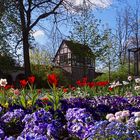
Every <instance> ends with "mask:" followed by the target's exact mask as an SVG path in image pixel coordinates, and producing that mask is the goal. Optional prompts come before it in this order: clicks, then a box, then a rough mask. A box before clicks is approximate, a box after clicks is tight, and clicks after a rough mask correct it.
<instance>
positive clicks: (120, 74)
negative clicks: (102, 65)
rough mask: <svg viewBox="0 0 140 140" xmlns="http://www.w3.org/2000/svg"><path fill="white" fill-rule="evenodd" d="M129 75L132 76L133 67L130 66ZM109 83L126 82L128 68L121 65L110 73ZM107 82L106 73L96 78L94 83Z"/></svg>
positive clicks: (107, 76)
mask: <svg viewBox="0 0 140 140" xmlns="http://www.w3.org/2000/svg"><path fill="white" fill-rule="evenodd" d="M130 74H131V75H133V74H134V72H133V66H131V70H130ZM110 75H111V76H110V81H115V80H120V81H122V80H126V79H127V77H128V66H127V65H121V66H120V67H119V68H118V69H117V70H116V71H112V72H111V74H110ZM107 80H109V75H108V72H107V73H105V74H102V75H101V76H98V77H97V78H96V79H95V81H107Z"/></svg>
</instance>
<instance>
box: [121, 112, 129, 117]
mask: <svg viewBox="0 0 140 140" xmlns="http://www.w3.org/2000/svg"><path fill="white" fill-rule="evenodd" d="M122 116H123V117H129V116H130V113H129V110H124V111H122Z"/></svg>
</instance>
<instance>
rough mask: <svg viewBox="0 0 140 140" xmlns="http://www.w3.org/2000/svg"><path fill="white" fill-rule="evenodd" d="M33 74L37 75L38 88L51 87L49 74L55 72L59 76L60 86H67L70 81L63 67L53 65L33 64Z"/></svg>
mask: <svg viewBox="0 0 140 140" xmlns="http://www.w3.org/2000/svg"><path fill="white" fill-rule="evenodd" d="M31 71H32V74H33V75H35V77H36V86H37V88H49V86H48V83H47V75H48V74H51V73H54V74H56V75H57V76H58V79H59V83H58V86H64V85H65V86H67V85H69V84H70V81H69V80H68V79H67V77H66V76H65V74H64V73H63V71H62V69H60V68H57V67H52V66H45V65H33V64H32V65H31Z"/></svg>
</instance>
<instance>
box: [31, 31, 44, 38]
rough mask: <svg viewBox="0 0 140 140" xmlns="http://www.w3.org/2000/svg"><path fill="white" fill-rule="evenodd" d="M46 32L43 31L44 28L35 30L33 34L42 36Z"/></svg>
mask: <svg viewBox="0 0 140 140" xmlns="http://www.w3.org/2000/svg"><path fill="white" fill-rule="evenodd" d="M44 35H45V34H44V31H42V30H37V31H35V32H34V33H33V36H34V37H35V38H37V37H42V36H44Z"/></svg>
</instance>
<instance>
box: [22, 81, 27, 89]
mask: <svg viewBox="0 0 140 140" xmlns="http://www.w3.org/2000/svg"><path fill="white" fill-rule="evenodd" d="M20 85H21V86H22V87H23V88H24V87H25V86H26V85H27V81H26V80H20Z"/></svg>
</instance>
